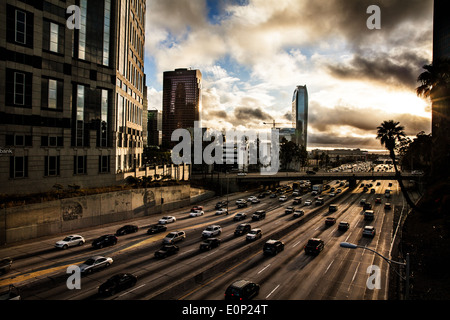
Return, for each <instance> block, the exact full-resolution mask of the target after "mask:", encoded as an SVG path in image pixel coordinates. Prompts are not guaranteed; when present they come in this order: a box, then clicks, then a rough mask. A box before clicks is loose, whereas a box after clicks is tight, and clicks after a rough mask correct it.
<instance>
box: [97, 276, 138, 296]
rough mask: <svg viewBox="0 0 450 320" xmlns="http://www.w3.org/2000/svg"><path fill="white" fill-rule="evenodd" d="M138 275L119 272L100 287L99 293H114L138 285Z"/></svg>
mask: <svg viewBox="0 0 450 320" xmlns="http://www.w3.org/2000/svg"><path fill="white" fill-rule="evenodd" d="M136 282H137V277H136V276H135V275H133V274H131V273H119V274H116V275H114V276H112V277H111V278H109V279H108V280H106V282H104V283H102V284H101V285H100V286H99V287H98V294H99V295H110V296H112V295H114V294H115V293H117V292H119V291H122V290H124V289H128V288H131V287H133V286H134V285H136Z"/></svg>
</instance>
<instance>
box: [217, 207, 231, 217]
mask: <svg viewBox="0 0 450 320" xmlns="http://www.w3.org/2000/svg"><path fill="white" fill-rule="evenodd" d="M227 212H228V210H227V209H226V208H220V209H219V210H217V211H216V216H218V215H221V214H224V213H227Z"/></svg>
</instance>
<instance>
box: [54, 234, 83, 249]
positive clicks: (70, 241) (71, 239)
mask: <svg viewBox="0 0 450 320" xmlns="http://www.w3.org/2000/svg"><path fill="white" fill-rule="evenodd" d="M85 242H86V240H84V238H83V237H82V236H80V235H78V234H73V235H70V236H67V237H65V238H64V239H62V240H60V241H58V242H56V243H55V248H58V249H67V248H69V247H74V246H82V245H83V244H84V243H85Z"/></svg>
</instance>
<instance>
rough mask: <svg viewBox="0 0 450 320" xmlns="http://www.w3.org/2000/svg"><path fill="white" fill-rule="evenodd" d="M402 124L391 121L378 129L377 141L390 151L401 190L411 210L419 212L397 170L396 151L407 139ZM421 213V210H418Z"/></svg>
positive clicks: (384, 122)
mask: <svg viewBox="0 0 450 320" xmlns="http://www.w3.org/2000/svg"><path fill="white" fill-rule="evenodd" d="M399 124H400V122H397V121H394V120H389V121H383V123H382V124H381V125H380V126H379V127H377V137H376V138H377V139H380V143H381V145H384V147H385V148H386V149H387V150H388V151H389V156H390V158H391V159H392V163H393V164H394V170H395V177H396V180H397V181H398V184H399V186H400V190H401V191H402V193H403V196H404V197H405V200H406V202H407V203H408V205H409V206H410V207H411V208H414V209H415V210H418V209H417V207H416V204H415V203H414V202H413V201H412V200H411V198H410V197H409V194H408V191H407V190H406V189H405V186H404V184H403V180H402V177H401V174H400V171H399V170H398V168H397V160H396V156H395V149H396V148H397V147H398V146H399V145H400V142H401V141H403V140H404V139H405V132H404V129H405V128H404V127H403V126H401V125H399ZM418 211H419V210H418Z"/></svg>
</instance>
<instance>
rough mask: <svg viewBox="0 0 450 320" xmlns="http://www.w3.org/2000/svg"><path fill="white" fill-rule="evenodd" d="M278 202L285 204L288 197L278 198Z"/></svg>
mask: <svg viewBox="0 0 450 320" xmlns="http://www.w3.org/2000/svg"><path fill="white" fill-rule="evenodd" d="M278 200H279V201H280V202H284V201H286V200H287V197H286V196H281V197H279V198H278Z"/></svg>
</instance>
